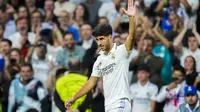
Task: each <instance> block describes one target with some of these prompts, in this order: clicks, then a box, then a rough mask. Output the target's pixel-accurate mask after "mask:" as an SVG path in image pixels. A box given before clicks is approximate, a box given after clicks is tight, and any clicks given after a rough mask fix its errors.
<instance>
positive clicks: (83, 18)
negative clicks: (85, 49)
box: [72, 3, 89, 29]
mask: <svg viewBox="0 0 200 112" xmlns="http://www.w3.org/2000/svg"><path fill="white" fill-rule="evenodd" d="M88 19H89V14H88V10H87V8H86V6H85V5H84V4H82V3H81V4H79V5H78V6H77V7H76V9H75V11H74V15H73V23H72V27H74V28H76V29H79V28H80V26H81V25H82V24H83V23H85V22H87V21H88Z"/></svg>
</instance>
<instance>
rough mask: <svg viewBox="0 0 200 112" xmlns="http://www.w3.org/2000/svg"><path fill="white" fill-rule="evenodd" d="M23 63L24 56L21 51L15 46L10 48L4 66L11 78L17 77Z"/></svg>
mask: <svg viewBox="0 0 200 112" xmlns="http://www.w3.org/2000/svg"><path fill="white" fill-rule="evenodd" d="M23 64H24V58H23V56H22V54H21V51H20V50H19V49H17V48H13V49H11V51H10V52H9V57H8V62H7V66H6V70H7V72H8V73H9V74H10V78H11V80H13V79H15V78H17V77H19V72H20V66H21V65H23Z"/></svg>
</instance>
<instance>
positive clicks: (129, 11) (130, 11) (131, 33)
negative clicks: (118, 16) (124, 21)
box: [122, 0, 137, 52]
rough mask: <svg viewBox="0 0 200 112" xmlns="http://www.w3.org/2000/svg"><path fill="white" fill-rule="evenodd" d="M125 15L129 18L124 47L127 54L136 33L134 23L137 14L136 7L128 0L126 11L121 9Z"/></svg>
mask: <svg viewBox="0 0 200 112" xmlns="http://www.w3.org/2000/svg"><path fill="white" fill-rule="evenodd" d="M122 10H123V11H124V13H125V14H126V15H128V16H129V36H128V37H127V39H126V42H125V47H126V50H127V51H128V52H130V51H131V50H132V49H133V43H134V39H135V32H136V21H135V15H136V13H137V7H136V5H133V0H128V9H127V10H125V9H122Z"/></svg>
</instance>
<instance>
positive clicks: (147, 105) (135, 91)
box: [130, 81, 158, 112]
mask: <svg viewBox="0 0 200 112" xmlns="http://www.w3.org/2000/svg"><path fill="white" fill-rule="evenodd" d="M130 90H131V100H133V102H132V112H151V101H156V95H157V93H158V87H157V86H156V85H155V84H153V83H151V82H149V81H148V82H147V83H146V84H145V85H144V86H142V85H141V84H140V82H136V83H134V84H132V85H131V86H130Z"/></svg>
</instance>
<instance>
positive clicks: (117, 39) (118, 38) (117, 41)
mask: <svg viewBox="0 0 200 112" xmlns="http://www.w3.org/2000/svg"><path fill="white" fill-rule="evenodd" d="M114 42H115V43H116V44H117V45H120V44H121V41H120V37H115V38H114Z"/></svg>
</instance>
